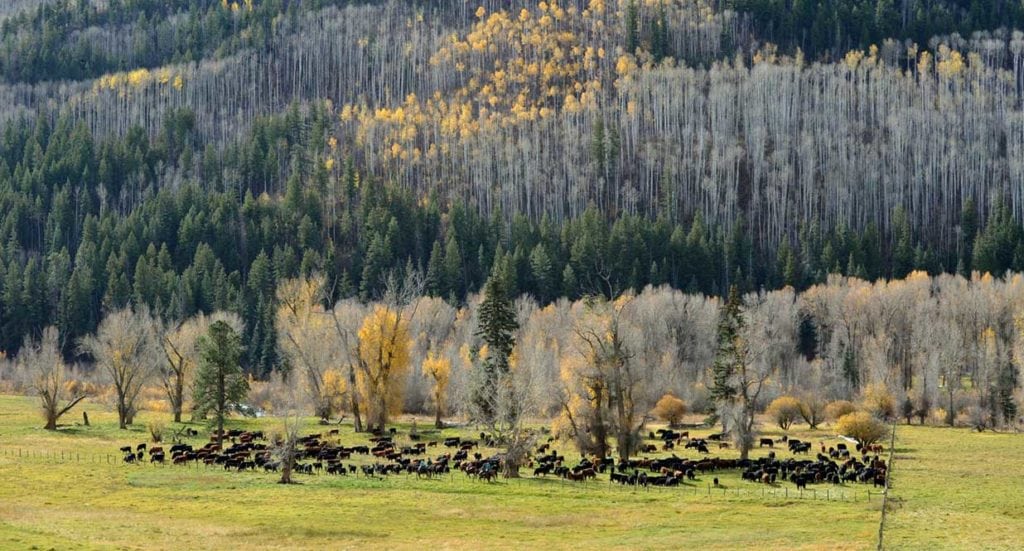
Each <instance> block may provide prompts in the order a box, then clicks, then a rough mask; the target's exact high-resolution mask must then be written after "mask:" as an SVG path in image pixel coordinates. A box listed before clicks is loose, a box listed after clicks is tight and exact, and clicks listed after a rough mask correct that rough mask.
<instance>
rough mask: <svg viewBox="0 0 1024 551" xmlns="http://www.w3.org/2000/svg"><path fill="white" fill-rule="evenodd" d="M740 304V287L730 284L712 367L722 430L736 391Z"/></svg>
mask: <svg viewBox="0 0 1024 551" xmlns="http://www.w3.org/2000/svg"><path fill="white" fill-rule="evenodd" d="M741 306H742V303H741V299H740V293H739V289H738V288H737V286H736V285H733V286H731V287H729V298H728V299H727V300H726V301H725V303H723V304H722V308H721V310H720V312H719V318H718V350H717V352H716V353H715V363H714V366H713V367H712V375H713V382H712V386H711V398H712V399H713V400H714V401H715V404H716V405H717V406H718V411H719V417H720V418H721V420H722V432H728V429H729V427H728V425H727V419H728V415H725V414H724V413H725V410H726V409H727V408H728V407H729V406H731V405H732V403H733V401H734V400H735V399H736V394H737V389H736V387H735V385H734V384H733V381H732V376H733V374H734V373H735V372H736V370H737V368H738V363H739V362H741V361H743V353H742V350H741V349H740V347H741V346H743V345H742V343H741V342H740V332H741V331H742V330H743V328H744V326H745V322H744V320H743V310H742V308H741Z"/></svg>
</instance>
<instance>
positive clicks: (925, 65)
mask: <svg viewBox="0 0 1024 551" xmlns="http://www.w3.org/2000/svg"><path fill="white" fill-rule="evenodd" d="M931 64H932V54H930V53H929V52H927V51H924V52H921V57H920V58H919V59H918V60H917V72H918V73H920V74H922V75H923V74H926V73H927V72H928V71H929V69H930V68H931Z"/></svg>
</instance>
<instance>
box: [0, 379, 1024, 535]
mask: <svg viewBox="0 0 1024 551" xmlns="http://www.w3.org/2000/svg"><path fill="white" fill-rule="evenodd" d="M85 409H86V410H87V411H88V412H89V415H90V420H91V421H92V426H90V427H81V426H77V425H76V426H70V427H65V428H62V429H61V430H60V431H58V432H57V433H50V432H47V431H44V430H42V429H40V428H39V426H40V425H41V423H40V420H39V417H38V415H37V412H36V407H35V402H34V401H32V400H31V399H28V398H22V397H8V396H0V480H2V481H3V483H2V484H0V548H3V549H8V548H12V549H28V548H37V549H51V548H54V549H122V548H128V549H132V548H162V549H163V548H178V549H181V548H185V549H209V548H243V547H244V548H249V549H282V548H283V549H304V548H317V549H322V548H331V549H350V548H351V549H355V548H360V549H366V548H388V549H410V548H417V549H423V548H440V549H460V548H491V549H535V548H556V549H563V548H578V547H580V546H586V547H591V548H600V549H668V548H681V547H697V548H702V549H736V548H759V549H774V548H786V549H873V548H874V547H875V545H876V538H877V532H878V521H879V516H880V507H881V499H880V496H879V493H880V490H879V489H877V488H873V486H872V485H871V484H859V483H846V484H843V485H831V484H814V485H811V486H810V487H809V489H808V491H806V492H803V493H802V494H801V493H800V492H798V491H797V490H796V487H795V485H794V484H793V483H791V482H788V481H785V482H783V481H779V482H776V483H775V484H772V485H766V484H760V483H756V482H750V481H745V480H741V479H740V472H739V471H738V470H731V471H721V472H716V473H703V474H699V475H698V476H697V480H686V481H684V482H683V484H682V485H681V486H680V487H670V488H646V489H645V488H639V487H631V486H621V485H619V484H611V483H609V480H608V475H607V474H604V475H598V478H597V480H589V481H586V482H570V481H567V480H563V479H560V478H557V477H553V476H550V475H549V476H546V477H537V478H534V477H532V476H531V474H532V471H530V472H528V469H524V470H523V472H524V478H523V479H519V480H502V479H499V480H498V481H496V482H490V483H489V482H482V481H479V480H477V479H474V478H470V477H467V476H466V475H465V474H464V473H462V472H457V471H453V472H452V473H450V474H446V475H443V476H439V477H435V478H432V479H426V478H422V479H421V478H418V477H417V476H416V475H407V474H397V475H389V476H385V477H380V478H376V477H375V478H368V477H364V476H362V475H361V474H360V475H349V476H333V475H326V474H314V475H296V479H297V481H298V482H299V484H296V485H291V486H283V485H279V484H277V483H276V481H277V479H278V475H276V474H274V473H264V472H261V471H246V472H234V471H226V470H225V469H223V468H221V467H220V466H205V465H202V464H198V465H190V466H181V465H170V464H167V465H152V464H150V463H148V462H146V463H145V464H141V465H125V464H123V463H122V461H121V457H120V455H119V452H118V449H119V448H120V447H121V446H124V445H134V444H137V443H140V442H145V441H147V440H148V433H147V432H146V431H145V428H144V427H145V422H146V420H147V417H148V415H156V414H144V415H141V416H140V417H139V418H138V419H137V420H136V421H137V424H136V425H135V426H134V427H133V429H132V430H129V431H119V430H118V429H117V423H116V419H115V417H114V416H113V415H112V414H110V413H107V412H104V411H103V410H102V409H101V408H99V407H97V406H95V405H92V404H86V406H85ZM73 419H80V412H76V416H75V417H68V418H67V419H66V420H65V422H71V421H72V420H73ZM422 422H423V420H421V423H422ZM279 423H280V422H279V421H277V420H274V419H260V420H233V421H232V422H231V424H230V426H231V427H236V428H246V429H250V430H265V431H268V432H269V431H273V430H275V429H276V428H277V426H278V425H279ZM192 426H193V427H194V428H196V429H198V430H199V431H200V432H201V436H200V437H198V438H195V439H193V440H191V442H193V443H195V444H197V445H198V444H201V443H202V442H205V440H206V438H205V435H206V434H207V433H208V431H207V430H206V427H205V426H202V425H192ZM169 428H170V427H169ZM420 428H421V430H426V428H427V427H426V426H425V425H422V424H421V425H420ZM322 429H323V427H318V426H317V425H316V424H315V423H314V422H313V421H312V420H310V422H309V423H308V426H307V427H305V428H304V430H303V433H309V432H321V431H322ZM339 429H340V430H339V434H338V436H337V438H338V439H340V441H341V443H347V444H357V443H365V442H366V435H357V434H354V433H353V432H352V430H351V426H349V425H342V426H341V427H340V428H339ZM408 429H409V426H408V425H398V433H399V435H398V436H397V438H396V440H397V441H399V442H401V441H403V436H402V435H403V434H407V433H408ZM703 432H705V433H706V432H708V431H703ZM790 434H791V435H792V436H793V437H796V438H804V439H806V440H809V441H812V442H814V443H815V446H817V443H818V442H822V441H824V442H826V444H829V443H831V442H834V441H835V442H837V440H835V439H834V437H833V436H832V435H831V433H830V432H829V430H828V429H827V427H826V428H823V429H820V430H818V431H805V430H801V429H797V430H791V431H790ZM473 435H474V432H473V431H472V430H471V429H469V428H467V429H462V430H454V429H445V430H444V431H443V432H442V433H439V434H435V435H430V436H425V438H430V439H439V438H443V437H450V436H462V437H473ZM766 436H771V437H778V436H781V434H779V433H778V432H777V431H771V430H766ZM557 449H558V450H559V453H562V454H564V455H566V456H567V462H568V461H569V459H568V458H569V457H573V458H574V459H576V458H578V457H577V456H576V455H575V453H574V452H573V451H572V450H571V449H570V448H569V446H567V445H559V446H558V447H557ZM19 451H20V452H21V453H22V456H21V457H18V456H17V453H19ZM442 451H443V450H439V451H438V452H437V453H441V452H442ZM482 451H484V452H485V453H486V452H487V450H482ZM686 452H690V453H686ZM431 453H434V452H431ZM669 453H670V452H664V451H661V450H659V451H658V452H657V453H656V454H649V455H651V456H652V457H667V456H668V455H669ZM675 453H677V454H678V455H679V456H682V457H693V456H694V455H695V454H694V453H693V450H683V449H677V450H675ZM767 453H768V449H767V448H764V449H757V450H755V452H754V455H753V457H761V456H763V455H765V454H767ZM776 453H778V454H779V456H780V457H789V452H788V451H786V450H785V449H784V448H780V447H779V446H776ZM61 454H63V458H61ZM735 454H736V452H735V451H733V450H731V449H726V450H720V449H713V450H711V455H712V456H717V457H721V458H734V457H735V456H736V455H735ZM896 454H897V461H896V465H895V471H894V479H895V489H894V494H893V495H894V497H895V498H897V499H896V500H895V501H896V502H897V503H896V506H895V507H894V508H892V509H891V511H890V517H889V524H888V527H887V530H886V543H887V546H886V547H887V548H907V549H915V548H921V547H930V548H950V549H955V548H964V547H970V548H974V549H977V548H993V549H996V548H1013V547H1016V540H1014V539H1013V538H1012V535H1013V534H1019V533H1020V531H1021V528H1024V505H1022V504H1021V501H1020V499H1019V497H1018V496H1019V495H1021V491H1022V490H1024V480H1022V474H1024V438H1022V437H1021V436H1019V435H992V434H980V435H979V434H976V433H971V432H968V431H966V430H956V429H939V428H919V427H905V426H901V427H900V428H899V430H898V442H897V452H896ZM812 456H813V453H812ZM365 461H366V460H365V459H362V458H354V459H353V463H365ZM712 477H717V478H719V480H720V482H721V486H723V488H719V489H714V488H709V487H710V486H711V484H712V483H711V481H712ZM869 491H871V492H873V493H872V497H871V498H870V499H868V492H869ZM837 498H838V499H837Z"/></svg>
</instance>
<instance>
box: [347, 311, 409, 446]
mask: <svg viewBox="0 0 1024 551" xmlns="http://www.w3.org/2000/svg"><path fill="white" fill-rule="evenodd" d="M410 342H411V339H410V337H409V323H408V321H407V320H406V319H405V318H404V316H403V315H402V314H401V313H400V312H398V311H396V310H395V309H393V308H389V307H386V306H382V305H378V306H376V307H374V309H373V311H372V312H371V313H370V314H369V315H367V316H366V318H365V319H364V320H363V325H362V327H360V329H359V359H360V363H361V369H360V370H359V372H358V374H357V383H358V385H359V391H360V395H361V396H362V397H363V398H364V399H365V400H366V402H367V403H366V408H367V411H368V413H369V416H370V419H371V422H372V423H373V424H375V425H377V426H379V427H383V426H384V425H385V424H386V423H387V420H388V417H389V415H395V414H397V413H400V412H401V408H402V390H403V388H404V387H405V375H406V374H407V373H408V369H409V344H410Z"/></svg>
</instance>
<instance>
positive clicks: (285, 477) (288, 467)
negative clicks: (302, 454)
mask: <svg viewBox="0 0 1024 551" xmlns="http://www.w3.org/2000/svg"><path fill="white" fill-rule="evenodd" d="M279 483H280V484H291V483H292V458H291V454H288V457H287V459H286V460H285V461H284V462H283V464H282V465H281V480H280V481H279Z"/></svg>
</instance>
